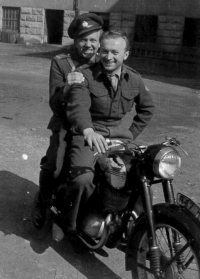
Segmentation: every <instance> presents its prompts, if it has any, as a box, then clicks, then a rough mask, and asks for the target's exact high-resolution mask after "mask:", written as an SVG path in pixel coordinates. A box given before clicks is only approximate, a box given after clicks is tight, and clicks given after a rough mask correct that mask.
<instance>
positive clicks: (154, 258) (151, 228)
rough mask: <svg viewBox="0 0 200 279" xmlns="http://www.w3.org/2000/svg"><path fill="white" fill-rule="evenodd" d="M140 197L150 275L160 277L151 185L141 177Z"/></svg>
mask: <svg viewBox="0 0 200 279" xmlns="http://www.w3.org/2000/svg"><path fill="white" fill-rule="evenodd" d="M141 182H142V191H143V193H142V197H143V206H144V212H145V213H146V214H145V216H146V225H147V227H148V230H147V231H148V239H149V259H150V266H151V270H152V273H153V274H155V276H160V275H161V269H160V250H159V247H158V244H157V239H156V233H155V222H154V212H153V201H152V193H151V185H150V184H149V180H148V179H147V178H146V177H145V176H143V178H142V180H141Z"/></svg>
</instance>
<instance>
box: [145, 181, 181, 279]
mask: <svg viewBox="0 0 200 279" xmlns="http://www.w3.org/2000/svg"><path fill="white" fill-rule="evenodd" d="M141 182H142V191H143V195H142V197H143V206H144V210H145V212H146V214H145V215H146V225H147V227H148V239H149V259H150V266H151V270H152V272H153V274H155V276H157V277H159V276H160V275H161V273H162V272H161V266H160V249H159V247H158V243H157V239H156V229H155V222H154V212H153V201H152V193H151V185H150V184H149V180H148V179H147V178H146V177H145V176H143V178H142V180H141ZM159 182H162V187H163V192H164V197H165V202H166V203H168V204H175V196H174V191H173V185H172V181H170V180H163V181H159ZM167 230H169V229H167ZM166 233H167V234H169V231H166ZM169 242H170V239H169ZM169 244H170V243H169ZM169 247H171V249H170V250H171V257H172V256H173V252H175V253H176V252H178V250H180V249H181V248H182V245H181V242H180V238H179V235H178V233H176V232H174V231H173V244H170V246H169ZM176 261H177V264H178V265H179V266H180V265H181V256H180V258H178V259H177V260H176Z"/></svg>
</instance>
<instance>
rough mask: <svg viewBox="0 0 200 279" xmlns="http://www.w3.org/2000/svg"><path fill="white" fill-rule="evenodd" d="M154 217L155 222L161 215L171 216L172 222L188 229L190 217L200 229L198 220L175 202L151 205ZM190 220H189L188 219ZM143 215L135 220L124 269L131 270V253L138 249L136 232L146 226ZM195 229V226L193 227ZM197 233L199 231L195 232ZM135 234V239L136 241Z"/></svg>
mask: <svg viewBox="0 0 200 279" xmlns="http://www.w3.org/2000/svg"><path fill="white" fill-rule="evenodd" d="M153 211H154V217H155V224H156V220H159V219H160V218H161V217H162V216H165V217H167V218H168V219H169V218H171V219H172V220H173V221H174V222H177V223H181V224H183V225H184V227H185V228H186V229H187V230H188V231H190V230H192V229H193V228H191V219H192V220H193V222H192V224H195V225H196V224H197V225H198V227H199V229H200V222H199V220H198V219H197V218H195V217H194V215H193V214H192V213H191V212H190V211H189V210H188V209H187V208H185V207H183V206H180V205H176V204H166V203H160V204H156V205H154V206H153ZM189 220H190V221H189ZM145 222H146V220H145V215H144V214H142V215H140V216H139V218H138V219H137V220H136V223H135V226H134V227H133V229H132V231H131V234H130V237H129V241H128V245H127V249H126V256H125V261H126V262H125V265H126V270H131V269H132V268H133V265H134V264H135V261H134V259H133V254H135V250H138V235H137V234H138V232H140V231H141V230H144V228H145V226H146V223H145ZM195 229H196V227H195ZM197 234H199V231H198V232H197ZM136 235H137V241H136Z"/></svg>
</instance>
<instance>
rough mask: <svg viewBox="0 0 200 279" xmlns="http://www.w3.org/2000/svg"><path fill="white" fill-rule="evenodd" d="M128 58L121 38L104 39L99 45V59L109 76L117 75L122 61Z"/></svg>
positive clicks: (127, 52) (124, 42)
mask: <svg viewBox="0 0 200 279" xmlns="http://www.w3.org/2000/svg"><path fill="white" fill-rule="evenodd" d="M128 56H129V51H127V50H126V41H125V40H124V39H123V38H122V37H117V38H112V37H110V38H104V39H103V40H102V41H101V43H100V59H101V63H102V64H103V67H104V69H105V70H106V71H107V72H108V73H109V74H115V73H118V71H119V69H120V68H121V65H122V64H123V61H124V60H126V59H127V58H128Z"/></svg>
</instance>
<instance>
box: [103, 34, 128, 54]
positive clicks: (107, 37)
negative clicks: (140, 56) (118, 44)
mask: <svg viewBox="0 0 200 279" xmlns="http://www.w3.org/2000/svg"><path fill="white" fill-rule="evenodd" d="M109 38H112V39H115V38H122V39H124V41H125V43H126V51H129V50H130V42H129V39H128V37H127V34H126V32H125V31H124V30H122V29H119V30H109V31H106V32H104V33H103V34H102V35H101V37H100V39H99V42H100V43H101V42H102V41H103V40H104V39H109Z"/></svg>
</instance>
